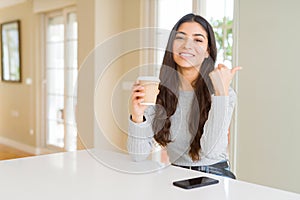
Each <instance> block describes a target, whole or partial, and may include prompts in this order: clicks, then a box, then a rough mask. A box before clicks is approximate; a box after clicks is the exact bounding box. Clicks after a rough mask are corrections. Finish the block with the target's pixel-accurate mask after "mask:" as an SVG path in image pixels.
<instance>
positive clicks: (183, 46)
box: [173, 22, 209, 69]
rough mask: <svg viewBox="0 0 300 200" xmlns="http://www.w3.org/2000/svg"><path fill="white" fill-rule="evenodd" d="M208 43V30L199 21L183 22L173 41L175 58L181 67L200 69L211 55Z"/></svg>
mask: <svg viewBox="0 0 300 200" xmlns="http://www.w3.org/2000/svg"><path fill="white" fill-rule="evenodd" d="M207 45H208V38H207V32H206V31H205V29H204V28H203V27H202V26H201V25H200V24H199V23H197V22H185V23H182V24H181V25H180V26H179V28H178V30H177V32H176V35H175V40H174V42H173V58H174V60H175V62H176V63H177V65H179V66H180V67H196V68H197V69H200V66H201V64H202V62H203V60H204V58H207V57H208V56H209V52H208V48H207Z"/></svg>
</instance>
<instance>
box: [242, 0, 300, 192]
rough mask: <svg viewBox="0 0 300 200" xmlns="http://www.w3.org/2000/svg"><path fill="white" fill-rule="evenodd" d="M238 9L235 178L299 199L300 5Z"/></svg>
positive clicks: (255, 0)
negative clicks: (290, 193)
mask: <svg viewBox="0 0 300 200" xmlns="http://www.w3.org/2000/svg"><path fill="white" fill-rule="evenodd" d="M239 5H240V6H239V18H240V19H239V20H240V23H239V36H240V37H239V40H238V48H239V50H238V54H239V65H241V66H243V70H242V71H241V72H240V73H239V83H238V84H239V91H238V99H239V101H238V135H237V136H238V143H237V144H238V147H237V176H238V178H239V179H242V180H246V181H250V182H255V183H259V184H263V185H267V186H272V187H276V188H281V189H285V190H289V191H294V192H298V193H300V184H299V180H300V171H299V166H300V155H299V153H300V145H299V142H300V123H299V122H298V120H299V113H300V105H299V102H300V80H299V75H300V64H299V57H300V56H299V52H300V51H299V45H300V37H299V33H300V22H299V20H300V12H299V8H300V1H299V0H286V1H280V0H263V1H261V0H251V1H249V0H239Z"/></svg>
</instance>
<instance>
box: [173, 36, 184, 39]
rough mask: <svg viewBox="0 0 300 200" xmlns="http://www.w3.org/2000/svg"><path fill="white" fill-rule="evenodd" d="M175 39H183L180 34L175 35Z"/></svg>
mask: <svg viewBox="0 0 300 200" xmlns="http://www.w3.org/2000/svg"><path fill="white" fill-rule="evenodd" d="M175 39H176V40H183V39H184V38H183V37H181V36H176V37H175Z"/></svg>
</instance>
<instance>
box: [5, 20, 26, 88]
mask: <svg viewBox="0 0 300 200" xmlns="http://www.w3.org/2000/svg"><path fill="white" fill-rule="evenodd" d="M0 29H1V79H2V81H7V82H21V52H20V50H21V40H20V20H16V21H11V22H5V23H2V24H1V26H0Z"/></svg>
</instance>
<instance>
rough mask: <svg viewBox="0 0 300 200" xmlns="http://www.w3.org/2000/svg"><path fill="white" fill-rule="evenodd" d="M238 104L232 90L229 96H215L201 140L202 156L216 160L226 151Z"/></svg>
mask: <svg viewBox="0 0 300 200" xmlns="http://www.w3.org/2000/svg"><path fill="white" fill-rule="evenodd" d="M235 102H236V94H235V92H234V90H233V89H232V88H230V90H229V95H228V96H213V97H212V105H211V109H210V111H209V114H208V119H207V121H206V123H205V125H204V130H203V135H202V137H201V139H200V144H201V154H202V156H205V157H207V158H210V159H214V158H215V157H216V156H218V155H219V152H220V151H221V152H224V149H225V151H226V148H227V145H228V129H229V125H230V121H231V117H232V113H233V110H234V106H235Z"/></svg>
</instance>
